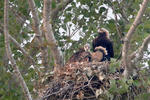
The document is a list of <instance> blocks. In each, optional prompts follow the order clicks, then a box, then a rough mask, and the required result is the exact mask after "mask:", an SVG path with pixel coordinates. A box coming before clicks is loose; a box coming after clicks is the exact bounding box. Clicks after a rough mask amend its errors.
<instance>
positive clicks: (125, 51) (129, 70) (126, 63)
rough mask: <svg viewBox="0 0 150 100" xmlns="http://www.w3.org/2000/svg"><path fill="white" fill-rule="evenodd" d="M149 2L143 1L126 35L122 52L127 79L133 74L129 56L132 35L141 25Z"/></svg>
mask: <svg viewBox="0 0 150 100" xmlns="http://www.w3.org/2000/svg"><path fill="white" fill-rule="evenodd" d="M148 1H149V0H143V3H142V5H141V7H140V10H139V11H138V14H137V16H136V18H135V20H134V22H133V24H132V26H131V27H130V29H129V31H128V33H127V34H126V36H125V38H124V45H123V50H122V61H123V65H124V67H125V73H124V76H125V77H128V76H129V75H131V74H132V68H131V59H130V57H129V55H128V51H129V44H130V40H131V38H132V35H133V33H134V31H135V29H136V27H137V26H138V25H139V23H140V21H141V18H142V16H143V14H144V11H145V9H146V5H147V4H148Z"/></svg>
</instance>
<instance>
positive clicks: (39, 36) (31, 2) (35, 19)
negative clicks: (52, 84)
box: [28, 0, 50, 69]
mask: <svg viewBox="0 0 150 100" xmlns="http://www.w3.org/2000/svg"><path fill="white" fill-rule="evenodd" d="M28 3H29V7H30V9H31V12H32V15H33V26H34V27H33V30H34V32H35V33H36V37H37V40H38V44H39V46H40V50H41V53H42V55H41V57H42V64H43V65H44V66H45V68H46V69H47V68H49V67H50V66H49V64H48V61H47V60H45V59H48V56H47V55H48V50H47V46H44V44H43V43H44V42H43V39H44V38H43V37H42V31H41V29H40V19H39V17H38V11H37V8H36V5H35V2H34V0H28ZM45 54H46V55H45Z"/></svg>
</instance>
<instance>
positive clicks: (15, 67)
mask: <svg viewBox="0 0 150 100" xmlns="http://www.w3.org/2000/svg"><path fill="white" fill-rule="evenodd" d="M8 8H9V7H8V0H5V2H4V35H5V48H6V53H7V56H8V58H9V60H10V62H11V65H12V66H13V68H14V74H15V76H16V78H18V81H19V83H20V85H21V87H22V89H23V92H24V93H25V97H26V98H27V100H32V97H31V94H30V92H29V89H28V87H27V85H26V83H25V81H24V79H23V77H22V75H21V73H20V71H19V69H18V66H17V65H16V61H15V59H14V58H13V57H12V52H11V48H10V44H9V33H8Z"/></svg>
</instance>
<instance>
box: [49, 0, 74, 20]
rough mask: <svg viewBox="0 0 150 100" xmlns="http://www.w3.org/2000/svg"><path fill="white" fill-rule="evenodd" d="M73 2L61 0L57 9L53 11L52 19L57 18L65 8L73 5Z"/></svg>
mask: <svg viewBox="0 0 150 100" xmlns="http://www.w3.org/2000/svg"><path fill="white" fill-rule="evenodd" d="M72 1H73V0H61V2H60V3H59V4H58V5H57V7H56V8H55V9H53V10H52V13H51V17H52V19H55V18H57V15H58V13H59V12H60V11H62V10H63V9H65V7H66V6H67V5H68V4H69V3H71V2H72Z"/></svg>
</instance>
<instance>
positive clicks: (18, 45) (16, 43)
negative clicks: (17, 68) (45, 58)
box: [9, 35, 35, 64]
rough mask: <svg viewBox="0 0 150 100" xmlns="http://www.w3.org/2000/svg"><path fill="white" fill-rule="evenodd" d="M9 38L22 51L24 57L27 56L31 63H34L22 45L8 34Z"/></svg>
mask: <svg viewBox="0 0 150 100" xmlns="http://www.w3.org/2000/svg"><path fill="white" fill-rule="evenodd" d="M9 38H10V40H11V41H12V42H13V43H14V44H15V45H16V46H17V47H18V48H19V49H20V50H21V51H22V53H23V54H24V55H25V56H26V57H28V58H29V59H30V61H31V62H32V63H34V64H35V61H34V60H33V58H32V57H31V56H30V55H29V54H28V53H27V52H26V50H25V49H24V48H23V47H21V46H20V44H19V43H18V42H17V41H16V40H15V39H14V38H13V37H12V36H11V35H9Z"/></svg>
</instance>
